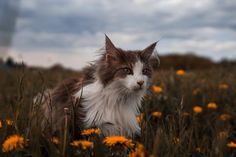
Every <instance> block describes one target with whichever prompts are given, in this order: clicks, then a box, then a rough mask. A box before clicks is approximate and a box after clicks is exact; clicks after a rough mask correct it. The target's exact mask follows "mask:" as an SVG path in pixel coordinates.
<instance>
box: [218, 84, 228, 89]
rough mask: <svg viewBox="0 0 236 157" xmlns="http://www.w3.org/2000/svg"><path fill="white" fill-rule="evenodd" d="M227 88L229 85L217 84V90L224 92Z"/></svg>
mask: <svg viewBox="0 0 236 157" xmlns="http://www.w3.org/2000/svg"><path fill="white" fill-rule="evenodd" d="M228 88H229V85H228V84H226V83H221V84H219V89H223V90H226V89H228Z"/></svg>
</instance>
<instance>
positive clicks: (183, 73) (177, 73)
mask: <svg viewBox="0 0 236 157" xmlns="http://www.w3.org/2000/svg"><path fill="white" fill-rule="evenodd" d="M176 75H179V76H183V75H185V71H184V70H183V69H179V70H177V71H176Z"/></svg>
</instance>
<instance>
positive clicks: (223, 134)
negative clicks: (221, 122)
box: [217, 131, 229, 139]
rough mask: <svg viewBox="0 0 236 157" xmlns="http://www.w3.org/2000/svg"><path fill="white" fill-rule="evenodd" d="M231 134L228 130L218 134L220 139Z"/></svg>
mask: <svg viewBox="0 0 236 157" xmlns="http://www.w3.org/2000/svg"><path fill="white" fill-rule="evenodd" d="M228 136H229V133H228V131H221V132H219V133H218V134H217V138H218V139H226V138H227V137H228Z"/></svg>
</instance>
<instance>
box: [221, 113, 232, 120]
mask: <svg viewBox="0 0 236 157" xmlns="http://www.w3.org/2000/svg"><path fill="white" fill-rule="evenodd" d="M230 118H231V115H229V114H227V113H223V114H221V115H220V116H219V119H220V120H222V121H226V120H229V119H230Z"/></svg>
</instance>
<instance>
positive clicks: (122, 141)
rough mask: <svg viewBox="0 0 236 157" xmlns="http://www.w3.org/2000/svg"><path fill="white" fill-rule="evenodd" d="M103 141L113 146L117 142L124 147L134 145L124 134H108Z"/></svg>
mask: <svg viewBox="0 0 236 157" xmlns="http://www.w3.org/2000/svg"><path fill="white" fill-rule="evenodd" d="M103 143H104V144H105V145H107V146H109V147H113V146H115V145H119V144H120V145H122V146H124V147H126V148H133V146H134V144H133V143H132V140H130V139H127V138H125V137H124V136H108V137H106V138H105V139H104V140H103Z"/></svg>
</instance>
